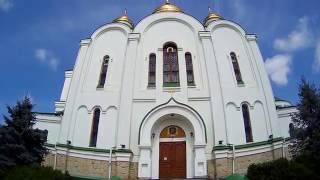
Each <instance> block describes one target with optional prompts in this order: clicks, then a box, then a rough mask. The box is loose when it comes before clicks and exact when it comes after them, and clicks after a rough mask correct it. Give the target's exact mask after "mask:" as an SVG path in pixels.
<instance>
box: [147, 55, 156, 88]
mask: <svg viewBox="0 0 320 180" xmlns="http://www.w3.org/2000/svg"><path fill="white" fill-rule="evenodd" d="M148 86H149V87H155V86H156V55H155V54H154V53H152V54H150V55H149V77H148Z"/></svg>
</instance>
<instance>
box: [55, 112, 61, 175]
mask: <svg viewBox="0 0 320 180" xmlns="http://www.w3.org/2000/svg"><path fill="white" fill-rule="evenodd" d="M59 115H60V118H61V119H60V127H59V133H58V136H57V139H56V144H55V145H54V150H55V154H54V163H53V169H54V170H55V169H56V167H57V156H58V149H57V144H58V141H59V139H60V134H61V126H62V116H63V113H60V114H59Z"/></svg>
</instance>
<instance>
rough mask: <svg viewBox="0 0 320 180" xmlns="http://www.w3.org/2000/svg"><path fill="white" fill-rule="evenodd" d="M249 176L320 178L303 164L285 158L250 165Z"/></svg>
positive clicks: (262, 178) (259, 178) (261, 178)
mask: <svg viewBox="0 0 320 180" xmlns="http://www.w3.org/2000/svg"><path fill="white" fill-rule="evenodd" d="M247 177H248V178H249V179H252V180H278V179H279V180H282V179H294V180H299V179H318V178H320V177H318V176H317V175H316V174H315V173H314V172H312V171H311V170H309V169H308V168H306V167H305V166H304V165H303V164H300V163H297V162H294V161H288V160H287V159H283V158H282V159H278V160H275V161H271V162H266V163H261V164H252V165H250V166H249V168H248V173H247Z"/></svg>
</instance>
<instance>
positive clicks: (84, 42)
mask: <svg viewBox="0 0 320 180" xmlns="http://www.w3.org/2000/svg"><path fill="white" fill-rule="evenodd" d="M90 43H91V39H82V40H81V41H80V46H89V45H90Z"/></svg>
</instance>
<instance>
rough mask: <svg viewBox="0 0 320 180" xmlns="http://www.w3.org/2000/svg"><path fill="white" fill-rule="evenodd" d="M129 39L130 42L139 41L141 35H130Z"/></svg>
mask: <svg viewBox="0 0 320 180" xmlns="http://www.w3.org/2000/svg"><path fill="white" fill-rule="evenodd" d="M128 39H129V41H139V40H140V33H130V34H129V37H128Z"/></svg>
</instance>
